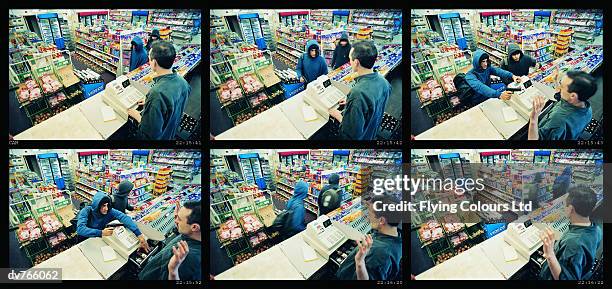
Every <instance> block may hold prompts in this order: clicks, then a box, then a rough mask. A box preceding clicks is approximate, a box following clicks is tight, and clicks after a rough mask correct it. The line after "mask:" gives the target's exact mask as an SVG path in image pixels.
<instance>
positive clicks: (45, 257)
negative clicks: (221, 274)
mask: <svg viewBox="0 0 612 289" xmlns="http://www.w3.org/2000/svg"><path fill="white" fill-rule="evenodd" d="M125 180H129V181H130V182H132V184H133V186H132V189H131V190H130V192H129V193H128V194H127V205H129V206H132V208H133V210H131V211H129V210H128V211H125V213H126V214H127V215H128V216H129V217H130V218H132V220H133V221H135V222H136V224H137V225H138V227H139V229H141V230H142V232H143V234H145V236H146V239H147V242H148V244H149V246H150V248H151V250H150V251H149V252H148V253H144V252H143V251H141V250H140V249H139V246H138V239H136V236H134V234H133V233H132V232H131V231H129V230H127V229H126V230H124V231H123V232H121V231H119V230H117V229H115V230H117V231H116V232H113V235H111V236H108V237H106V236H105V237H102V238H87V239H85V238H83V237H82V236H80V235H78V234H77V231H76V230H77V228H76V227H77V219H76V216H77V215H78V214H79V211H80V210H81V209H83V208H85V207H87V206H89V205H90V204H92V198H93V196H94V194H96V193H97V192H104V193H105V194H107V195H109V196H110V195H113V196H114V197H115V196H116V195H117V193H118V190H119V188H118V187H119V186H118V185H119V184H120V183H122V182H123V181H125ZM9 196H10V197H9V250H8V252H9V259H10V265H9V266H10V267H12V268H62V280H134V279H135V278H137V274H138V273H139V271H140V270H141V269H142V268H144V266H146V264H147V262H148V261H149V260H150V259H151V258H150V257H151V256H154V255H155V254H157V253H158V252H159V251H160V249H161V248H162V247H163V246H164V242H168V240H172V239H173V238H174V237H175V236H177V234H179V233H178V231H177V230H176V225H175V222H174V220H175V219H174V209H175V206H176V204H179V205H182V204H183V203H184V202H186V201H200V200H201V153H200V152H199V151H195V150H174V149H107V150H84V149H11V150H9ZM121 228H123V227H121ZM115 233H116V234H115ZM134 240H135V241H134ZM119 241H121V242H119ZM102 247H109V248H111V249H110V250H109V251H111V252H114V253H112V254H110V255H111V256H115V258H111V257H109V258H108V259H105V260H102V255H103V254H104V253H102V255H101V253H100V252H101V248H102ZM105 256H106V255H105ZM105 258H106V257H105Z"/></svg>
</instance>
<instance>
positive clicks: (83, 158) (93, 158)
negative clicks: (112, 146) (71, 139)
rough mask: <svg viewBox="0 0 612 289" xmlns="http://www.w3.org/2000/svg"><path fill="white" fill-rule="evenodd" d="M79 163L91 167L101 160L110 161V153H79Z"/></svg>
mask: <svg viewBox="0 0 612 289" xmlns="http://www.w3.org/2000/svg"><path fill="white" fill-rule="evenodd" d="M78 155H79V163H83V164H86V165H91V164H94V163H97V162H99V161H100V160H107V159H108V151H89V152H79V153H78Z"/></svg>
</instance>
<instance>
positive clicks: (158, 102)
mask: <svg viewBox="0 0 612 289" xmlns="http://www.w3.org/2000/svg"><path fill="white" fill-rule="evenodd" d="M153 81H154V82H155V83H154V84H153V87H151V90H149V93H147V97H146V100H145V104H144V109H143V111H142V113H141V115H142V120H141V122H140V125H139V126H138V133H137V138H138V139H142V140H174V139H175V135H176V131H177V129H178V127H179V125H180V122H181V117H182V116H183V110H185V104H187V98H188V97H189V94H190V93H191V87H190V86H189V83H187V81H186V80H185V79H184V78H183V77H181V76H180V75H178V74H176V73H171V74H166V75H162V76H158V77H155V78H153Z"/></svg>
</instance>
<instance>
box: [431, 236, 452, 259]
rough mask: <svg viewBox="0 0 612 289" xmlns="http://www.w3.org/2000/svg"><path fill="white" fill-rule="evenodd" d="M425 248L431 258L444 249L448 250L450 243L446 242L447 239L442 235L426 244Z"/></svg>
mask: <svg viewBox="0 0 612 289" xmlns="http://www.w3.org/2000/svg"><path fill="white" fill-rule="evenodd" d="M425 248H427V253H428V254H429V256H430V257H431V258H434V257H435V256H437V255H438V254H440V253H443V252H445V251H446V250H449V249H450V248H451V246H450V243H449V242H448V239H446V237H442V238H439V239H437V240H435V241H433V242H432V243H431V244H429V245H427V246H426V247H425Z"/></svg>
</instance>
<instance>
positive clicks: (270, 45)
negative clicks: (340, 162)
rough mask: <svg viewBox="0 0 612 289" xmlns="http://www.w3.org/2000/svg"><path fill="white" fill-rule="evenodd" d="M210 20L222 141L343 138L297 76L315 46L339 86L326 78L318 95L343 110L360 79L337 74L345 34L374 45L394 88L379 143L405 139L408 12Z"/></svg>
mask: <svg viewBox="0 0 612 289" xmlns="http://www.w3.org/2000/svg"><path fill="white" fill-rule="evenodd" d="M210 17H211V19H210V21H211V32H210V35H211V45H210V49H211V51H210V63H211V67H210V71H211V83H210V88H211V89H210V113H211V116H210V123H211V133H212V134H213V135H214V136H216V138H217V139H254V138H256V139H302V140H303V139H337V136H336V134H337V126H338V124H337V123H334V122H333V121H328V120H329V114H328V113H327V109H318V106H317V105H318V104H320V103H319V102H316V103H315V101H316V100H317V99H315V100H312V99H313V98H315V97H314V96H313V97H305V95H306V94H308V93H309V92H310V91H311V90H309V89H307V88H308V87H310V86H308V85H306V84H305V82H301V81H300V79H299V77H298V75H297V74H296V72H295V71H296V67H297V64H298V60H299V59H300V56H301V55H302V54H304V53H305V49H306V47H305V46H306V42H307V41H308V40H312V39H315V40H316V41H317V43H318V44H319V47H320V49H321V52H320V53H321V56H323V57H324V58H325V62H326V64H327V66H328V68H327V71H328V74H327V78H325V79H329V80H331V82H332V84H333V85H331V86H330V85H329V84H328V85H323V82H325V81H324V80H325V79H321V81H318V82H317V81H313V82H314V83H312V85H311V86H312V88H314V86H315V83H321V86H323V87H320V89H318V90H316V91H317V94H319V95H321V97H323V96H325V97H326V101H327V102H329V104H332V105H333V107H336V106H337V103H338V99H337V98H338V97H337V96H338V95H346V94H347V92H348V90H350V88H351V87H352V86H353V84H354V81H353V79H354V78H355V73H354V72H353V71H352V68H351V66H350V64H349V63H346V64H344V65H341V66H339V67H336V68H335V69H334V67H335V65H332V63H331V62H332V60H333V55H334V50H335V48H336V46H337V45H338V39H339V38H340V37H341V35H342V33H343V32H346V33H347V34H348V40H349V44H350V43H354V42H356V41H359V40H367V39H370V40H373V41H374V43H375V45H376V47H377V51H378V58H377V60H376V62H375V64H374V69H375V70H377V71H378V72H379V73H380V74H381V75H383V76H384V77H385V78H386V79H387V81H388V82H389V83H390V84H391V87H392V89H391V95H390V96H389V98H388V100H387V104H386V108H385V111H384V115H383V118H382V124H381V128H380V131H379V132H378V135H377V137H376V139H381V140H385V139H394V140H399V139H400V133H401V120H402V110H401V107H402V105H401V104H402V76H401V73H400V72H401V70H402V69H401V59H402V35H403V34H402V11H401V10H380V9H344V10H329V9H311V10H286V9H285V10H280V9H278V10H264V9H258V10H244V9H241V10H211V11H210ZM334 87H335V88H338V89H334ZM321 102H323V101H321ZM305 104H307V105H305ZM311 106H312V108H311ZM327 106H329V105H328V104H326V106H325V107H327ZM309 108H310V109H309ZM313 108H314V109H313ZM279 125H280V126H282V128H281V129H278V126H279Z"/></svg>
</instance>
